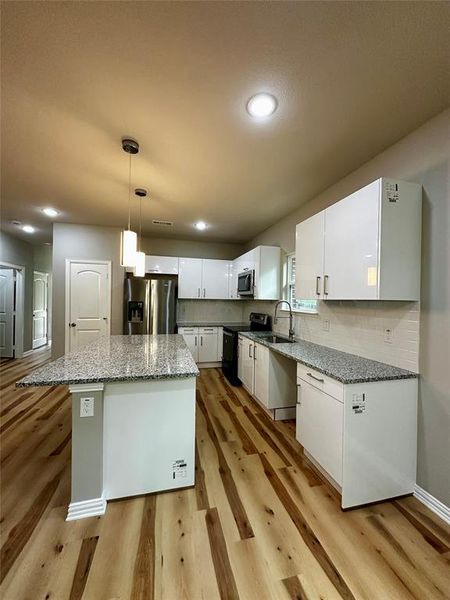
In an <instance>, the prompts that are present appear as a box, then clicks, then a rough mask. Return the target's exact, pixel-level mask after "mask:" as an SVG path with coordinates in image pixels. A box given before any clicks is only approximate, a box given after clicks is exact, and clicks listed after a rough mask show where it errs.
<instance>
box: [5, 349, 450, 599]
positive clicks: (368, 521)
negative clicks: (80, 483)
mask: <svg viewBox="0 0 450 600" xmlns="http://www.w3.org/2000/svg"><path fill="white" fill-rule="evenodd" d="M48 359H49V354H48V351H46V350H44V351H39V352H35V353H34V354H33V355H31V356H30V357H28V358H26V359H22V360H16V361H3V362H2V363H1V365H0V371H1V386H0V388H1V393H2V404H1V412H0V417H1V423H0V434H1V471H2V473H1V474H2V481H1V483H2V490H1V491H2V497H1V581H2V583H1V587H0V596H1V597H2V598H3V599H4V600H28V599H29V600H36V599H42V600H50V599H51V600H54V599H56V600H65V599H70V600H78V599H84V600H103V599H105V600H106V599H111V600H112V599H115V600H118V599H120V600H123V599H133V600H134V599H140V600H143V599H148V600H153V599H155V600H182V599H186V600H200V599H204V600H216V599H221V600H237V599H238V598H239V599H241V600H283V599H284V600H289V599H291V600H293V599H297V600H313V599H314V600H316V599H330V600H331V599H335V598H336V599H338V598H342V599H350V600H352V599H358V600H359V599H367V600H412V599H415V600H433V599H437V600H443V599H445V598H447V599H448V598H450V528H449V527H448V526H446V525H445V523H443V522H442V521H440V520H439V519H438V518H437V517H436V516H435V515H434V514H433V513H431V512H430V511H428V510H427V509H426V508H425V507H424V506H423V505H422V504H420V503H419V502H418V501H417V500H415V499H414V498H404V499H401V500H395V501H393V502H383V503H379V504H376V505H372V506H369V507H365V508H362V509H357V510H352V511H348V512H345V513H344V512H342V511H341V510H340V507H339V501H338V498H337V497H336V494H335V493H333V491H332V490H331V489H330V487H329V486H328V485H327V484H325V483H324V482H323V481H322V479H320V478H319V477H318V476H317V474H316V473H315V471H314V470H313V469H312V468H311V467H310V465H309V464H308V463H307V461H306V460H305V459H304V458H303V454H302V448H301V446H300V445H299V444H298V443H297V442H296V440H295V430H294V427H293V423H292V422H287V423H280V422H278V423H275V422H273V421H271V420H270V419H269V418H268V417H267V416H266V415H265V413H264V412H263V411H262V410H261V409H260V408H259V407H258V405H257V404H256V403H255V402H254V401H253V400H252V399H251V398H250V397H249V396H248V394H247V393H246V392H245V391H244V390H243V389H242V388H231V387H230V386H229V385H228V384H227V383H226V381H225V380H224V379H223V377H222V375H221V373H220V371H219V370H216V369H205V370H202V373H201V377H200V378H199V380H198V385H197V407H198V410H197V439H196V457H197V464H196V486H195V488H191V489H185V490H178V491H174V492H166V493H160V494H154V495H149V496H146V497H137V498H132V499H125V500H121V501H115V502H110V503H109V504H108V508H107V512H106V514H105V516H103V517H101V518H90V519H84V520H80V521H72V522H69V523H66V522H65V520H64V519H65V516H66V509H67V505H68V502H69V497H70V452H71V443H70V436H71V419H70V396H69V394H68V390H67V388H66V387H63V386H61V387H51V388H32V389H29V390H23V389H15V387H14V383H15V381H16V380H17V379H18V378H20V377H22V376H23V375H25V374H26V373H27V372H29V371H30V370H32V369H34V368H36V367H38V366H40V365H41V364H43V363H44V362H45V361H46V360H48Z"/></svg>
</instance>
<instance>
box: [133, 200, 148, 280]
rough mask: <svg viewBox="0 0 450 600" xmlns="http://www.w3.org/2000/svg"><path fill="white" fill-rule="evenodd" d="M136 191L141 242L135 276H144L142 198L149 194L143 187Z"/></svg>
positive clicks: (136, 255)
mask: <svg viewBox="0 0 450 600" xmlns="http://www.w3.org/2000/svg"><path fill="white" fill-rule="evenodd" d="M134 193H135V194H136V196H138V198H139V243H138V249H137V252H136V254H135V259H136V262H135V266H134V276H135V277H144V275H145V252H142V251H141V239H142V198H145V196H146V195H147V190H144V189H143V188H137V189H135V190H134Z"/></svg>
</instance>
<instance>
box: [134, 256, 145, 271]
mask: <svg viewBox="0 0 450 600" xmlns="http://www.w3.org/2000/svg"><path fill="white" fill-rule="evenodd" d="M135 257H136V261H135V266H134V276H135V277H144V275H145V252H136V254H135Z"/></svg>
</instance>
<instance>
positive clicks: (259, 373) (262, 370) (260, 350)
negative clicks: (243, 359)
mask: <svg viewBox="0 0 450 600" xmlns="http://www.w3.org/2000/svg"><path fill="white" fill-rule="evenodd" d="M269 352H270V351H269V348H266V347H265V346H262V345H261V344H255V345H254V350H253V353H254V357H255V389H254V394H255V396H256V398H258V400H259V401H260V402H261V403H262V404H264V406H265V407H266V408H269Z"/></svg>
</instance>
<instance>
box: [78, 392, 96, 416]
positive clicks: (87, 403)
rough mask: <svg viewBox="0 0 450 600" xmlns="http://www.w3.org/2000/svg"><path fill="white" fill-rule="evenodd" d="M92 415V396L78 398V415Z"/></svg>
mask: <svg viewBox="0 0 450 600" xmlns="http://www.w3.org/2000/svg"><path fill="white" fill-rule="evenodd" d="M93 416H94V398H93V397H92V396H91V397H88V398H80V417H93Z"/></svg>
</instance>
